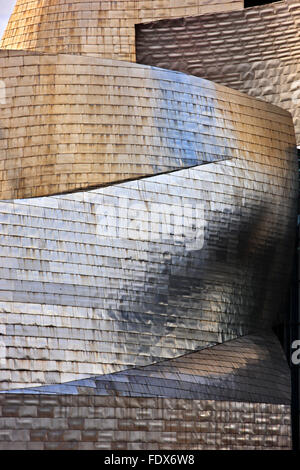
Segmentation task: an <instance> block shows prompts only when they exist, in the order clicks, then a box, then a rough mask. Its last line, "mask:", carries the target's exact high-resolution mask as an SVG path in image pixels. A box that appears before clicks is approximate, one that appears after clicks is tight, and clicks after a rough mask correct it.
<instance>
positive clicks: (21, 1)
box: [0, 0, 243, 62]
mask: <svg viewBox="0 0 300 470" xmlns="http://www.w3.org/2000/svg"><path fill="white" fill-rule="evenodd" d="M242 8H243V1H242V0H143V1H142V2H141V1H140V0H139V1H131V0H118V1H113V2H112V1H111V0H101V1H100V2H99V0H98V1H88V0H72V1H70V0H63V1H62V0H60V1H57V0H44V1H43V2H42V4H41V2H40V1H39V0H17V2H16V6H15V9H14V11H13V13H12V15H11V17H10V20H9V23H8V26H7V29H6V31H5V34H4V36H3V40H2V42H1V43H0V48H2V49H4V48H5V49H6V48H9V49H34V50H40V51H42V52H57V51H60V52H71V53H76V54H78V53H80V54H86V53H87V54H96V55H100V56H101V57H106V58H108V59H121V60H128V61H132V62H134V61H135V24H137V23H141V22H144V21H153V20H155V19H160V18H178V17H182V16H187V15H199V14H204V13H209V12H213V11H215V12H217V11H218V12H220V11H232V10H238V9H242Z"/></svg>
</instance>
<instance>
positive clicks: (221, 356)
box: [0, 334, 291, 450]
mask: <svg viewBox="0 0 300 470" xmlns="http://www.w3.org/2000/svg"><path fill="white" fill-rule="evenodd" d="M289 401H290V393H289V370H288V366H287V364H286V361H285V360H284V357H283V352H282V350H281V348H280V346H279V344H278V340H277V339H276V340H275V339H274V337H272V335H266V334H263V335H259V336H258V335H252V336H248V337H247V336H246V337H243V338H239V339H237V340H234V341H229V342H228V343H225V344H222V345H218V346H215V347H212V348H209V349H206V350H203V351H198V352H193V353H190V354H187V355H184V356H182V357H180V358H177V359H173V360H167V361H163V362H160V363H158V364H153V365H151V366H146V367H139V368H134V369H129V370H126V371H124V372H122V373H116V374H111V375H109V376H103V375H102V376H96V377H90V378H88V379H83V380H78V381H76V382H71V383H67V384H59V385H48V386H44V387H39V388H35V389H34V388H33V389H32V388H29V389H23V390H17V391H12V392H10V393H5V394H0V403H1V406H2V410H3V411H2V413H3V415H4V416H5V423H6V433H2V434H1V435H0V449H2V448H6V449H7V447H10V446H11V444H12V443H11V442H10V441H9V440H10V439H11V438H13V437H14V436H15V434H14V433H15V431H14V425H15V420H16V419H17V420H18V419H19V420H20V422H21V419H20V418H19V417H21V416H22V413H23V412H24V411H23V410H24V409H26V413H27V414H26V416H27V421H26V431H25V430H24V431H22V432H19V434H18V436H19V442H18V448H22V449H33V448H35V449H105V450H107V449H127V450H128V449H132V450H141V449H143V450H150V449H162V450H167V449H175V450H178V449H189V450H194V449H289V448H290V445H291V436H290V433H291V431H290V410H289ZM26 405H27V406H26ZM28 405H31V406H28ZM33 415H34V418H33ZM28 418H29V419H28ZM32 418H33V419H32ZM41 418H42V423H43V424H42V425H39V424H38V423H39V421H40V419H41ZM15 447H16V444H13V445H12V448H15Z"/></svg>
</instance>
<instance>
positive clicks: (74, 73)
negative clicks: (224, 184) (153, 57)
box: [0, 51, 291, 199]
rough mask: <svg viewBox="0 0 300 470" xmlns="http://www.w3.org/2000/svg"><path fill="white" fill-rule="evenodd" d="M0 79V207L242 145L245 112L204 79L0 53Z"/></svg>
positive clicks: (189, 162)
mask: <svg viewBox="0 0 300 470" xmlns="http://www.w3.org/2000/svg"><path fill="white" fill-rule="evenodd" d="M53 62H54V64H53ZM0 78H2V79H3V82H4V83H5V86H6V100H5V103H4V104H3V107H2V109H1V111H2V112H1V119H0V125H1V127H2V132H1V137H2V140H1V142H2V148H1V151H0V156H1V161H2V172H1V175H0V199H14V198H24V197H35V196H44V195H51V194H58V193H65V192H67V191H68V192H72V191H74V190H82V189H89V188H93V187H100V186H107V185H109V184H113V183H117V182H122V181H126V180H133V179H137V178H141V177H143V176H152V175H155V174H159V173H164V172H168V171H174V170H177V169H181V168H186V167H191V166H197V165H199V164H201V163H209V162H213V161H218V160H224V159H226V158H231V157H233V156H234V155H235V154H236V151H237V148H238V147H239V145H240V143H239V142H237V137H235V132H234V131H235V127H236V125H235V123H236V121H237V120H238V119H239V117H240V114H242V115H243V114H245V111H244V108H243V106H244V103H245V106H246V108H245V110H247V108H248V107H250V106H251V102H250V101H249V100H248V102H247V98H245V97H242V96H241V95H240V94H239V93H236V92H235V91H233V92H231V90H228V89H225V88H224V87H222V86H221V87H220V86H218V85H215V84H214V83H211V82H208V81H207V80H201V79H199V78H196V77H195V78H194V77H189V76H187V75H184V74H181V73H176V72H171V71H168V70H160V69H153V68H151V67H147V66H143V65H138V64H131V63H127V62H120V61H119V62H118V61H111V60H107V59H99V58H95V57H84V56H71V55H67V54H61V55H40V54H34V53H31V52H24V51H20V52H18V51H0ZM234 105H236V110H235V109H233V110H232V107H233V106H234ZM261 108H262V109H265V108H266V107H265V106H264V105H263V106H261ZM266 109H267V108H266ZM273 112H274V113H275V114H276V113H278V112H280V111H276V110H274V111H273ZM237 113H239V114H237ZM250 114H254V115H257V113H255V112H254V113H253V112H252V111H251V112H250ZM283 115H284V116H285V114H283ZM247 118H248V116H245V118H244V119H245V120H246V119H247ZM271 119H272V120H273V119H275V117H271ZM255 125H256V127H258V123H254V126H255ZM16 129H17V131H16ZM261 132H262V131H260V130H259V129H258V135H260V134H261ZM289 132H291V131H289ZM246 140H247V138H246ZM248 141H249V139H248Z"/></svg>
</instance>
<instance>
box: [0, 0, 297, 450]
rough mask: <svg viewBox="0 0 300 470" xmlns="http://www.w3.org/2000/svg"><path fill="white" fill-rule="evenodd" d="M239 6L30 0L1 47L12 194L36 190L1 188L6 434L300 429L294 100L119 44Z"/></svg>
mask: <svg viewBox="0 0 300 470" xmlns="http://www.w3.org/2000/svg"><path fill="white" fill-rule="evenodd" d="M217 3H218V4H217ZM289 5H290V6H291V5H292V3H291V2H289ZM281 6H282V5H281ZM175 7H176V8H175ZM232 7H234V8H236V9H241V8H242V2H240V1H233V2H227V1H225V0H224V1H223V2H221V3H220V2H215V1H214V0H211V2H206V1H200V0H199V1H192V2H190V1H186V2H182V1H180V2H179V0H178V1H177V0H176V1H175V0H170V1H165V0H163V1H160V2H156V1H151V2H148V1H146V2H126V1H120V2H106V1H102V2H87V1H81V2H78V1H75V2H68V1H60V2H58V1H57V0H47V1H44V2H43V4H42V6H41V4H40V2H37V1H32V2H29V1H26V2H25V1H22V0H19V1H18V2H17V5H16V8H15V10H14V13H13V15H12V18H11V21H10V23H9V26H8V28H7V30H6V33H5V36H4V39H3V41H2V47H5V48H13V47H14V48H17V49H20V48H27V49H34V51H19V50H17V51H7V50H6V51H3V50H2V51H1V52H0V57H1V61H2V78H3V81H2V82H0V104H3V105H4V106H3V110H4V111H3V114H2V129H1V136H2V147H3V148H2V153H1V178H2V192H1V195H0V197H3V198H15V197H18V198H23V199H18V200H17V199H15V200H13V199H11V200H6V201H5V200H2V201H1V202H0V221H1V222H0V234H1V237H0V244H1V250H0V334H1V337H0V366H1V374H0V389H1V390H2V391H3V390H5V391H6V393H3V392H2V393H0V403H1V410H0V411H1V417H0V429H4V432H3V433H1V435H0V448H3V446H6V448H13V449H20V448H22V449H23V448H24V449H34V448H35V449H54V448H61V449H62V448H76V449H83V448H89V449H90V448H95V449H97V448H98V449H100V448H103V447H104V444H105V448H106V449H107V448H111V449H115V448H122V449H132V448H133V447H134V448H135V449H136V448H137V446H138V447H139V448H142V449H150V448H154V447H155V448H157V446H159V448H162V449H173V448H177V449H178V448H185V449H186V448H192V449H196V448H197V449H198V448H206V449H207V448H215V449H216V448H222V449H224V448H248V449H250V448H289V447H290V433H291V429H290V418H289V402H290V400H289V386H288V375H289V373H288V368H287V365H286V363H285V360H284V358H283V354H282V351H281V349H280V346H279V344H278V341H277V340H276V341H275V340H274V337H273V336H272V334H270V333H271V332H270V330H271V328H272V326H273V325H276V324H278V322H280V321H281V319H282V316H283V313H284V307H285V299H286V294H287V288H288V283H289V276H290V268H291V257H292V254H293V243H292V242H293V235H294V224H295V217H296V201H297V189H298V188H297V156H296V142H295V135H294V127H293V123H292V119H291V116H290V114H289V113H288V112H286V111H283V110H282V109H280V108H277V107H275V106H272V105H271V104H268V103H265V102H263V101H258V100H255V99H253V98H251V97H249V96H246V95H242V94H241V93H239V92H237V91H234V90H231V89H228V88H225V87H223V86H219V85H215V84H213V83H211V82H208V81H206V80H202V79H199V78H197V77H190V76H188V75H185V74H182V73H176V72H171V71H169V70H163V69H158V68H155V67H152V66H151V67H148V66H145V65H140V64H132V63H127V62H120V61H117V60H116V58H118V59H122V60H124V59H126V60H132V61H134V60H135V54H134V23H136V22H138V21H141V20H153V19H154V18H164V17H171V18H174V17H176V16H182V15H183V16H186V15H187V14H189V15H191V14H199V13H200V14H201V13H204V12H206V11H223V12H224V11H225V10H226V9H232ZM259 11H260V10H259ZM263 11H265V10H263ZM280 11H281V10H278V11H277V12H279V16H280V14H281V13H280ZM251 14H252V10H251V11H249V13H247V12H245V17H246V18H247V21H248V20H249V22H250V23H251ZM231 15H233V18H235V17H236V16H235V15H240V12H231ZM283 16H284V15H283ZM219 18H220V17H219ZM224 18H227V15H226V13H224ZM280 18H281V20H280V21H283V23H284V20H282V17H281V16H280ZM183 21H185V20H183ZM186 21H187V24H188V23H189V21H190V19H187V20H186ZM254 23H255V21H253V22H252V24H253V25H254ZM172 24H173V23H172ZM107 26H109V28H108V27H107ZM255 27H256V25H255ZM209 28H211V29H210V31H209V33H208V34H207V37H209V38H211V37H213V36H214V34H215V33H214V32H213V29H214V28H215V25H214V24H211V23H210V24H209ZM50 32H51V34H50ZM167 32H168V31H164V33H167ZM229 33H230V32H229ZM164 38H165V37H164ZM212 42H213V39H212ZM292 42H293V41H292ZM219 46H220V44H219ZM159 48H160V45H159V44H157V48H156V51H157V52H158V53H159ZM220 48H221V49H222V47H221V46H220ZM271 48H272V47H271ZM37 49H38V50H39V51H40V53H37V52H36V50H37ZM61 51H63V52H72V53H76V54H77V55H70V54H66V53H64V54H59V53H58V52H61ZM42 52H43V53H44V54H42ZM206 52H207V54H208V55H210V51H209V50H206ZM281 52H282V51H281ZM93 54H94V55H98V57H89V55H93ZM175 55H176V51H175ZM100 56H102V58H100ZM170 56H171V55H170ZM107 58H109V60H108V59H107ZM209 60H210V61H211V62H212V61H213V57H209ZM4 91H5V94H3V92H4ZM187 167H189V168H187ZM99 172H101V174H99ZM162 173H164V174H162ZM145 176H147V178H144V179H143V177H145ZM129 179H130V180H132V179H136V180H135V181H127V180H129ZM105 185H110V186H109V187H103V188H101V189H99V188H98V189H95V190H92V191H91V190H89V191H87V188H91V187H94V186H105ZM78 190H81V192H73V193H72V194H71V193H70V192H71V191H78ZM83 190H84V191H83ZM58 192H59V193H62V192H69V194H65V195H56V196H54V195H53V193H58ZM49 194H52V196H48V195H49ZM41 195H47V197H37V198H34V199H24V198H25V197H27V198H28V197H29V196H41ZM251 333H255V334H254V335H252V336H250V334H251ZM247 335H248V336H247ZM241 336H243V338H240V337H241ZM229 340H232V341H229ZM225 341H228V342H227V343H226V344H222V343H224V342H225ZM210 346H214V347H211V348H210ZM199 350H201V351H199ZM166 359H167V360H166ZM163 360H166V361H164V362H162V361H163ZM215 364H216V365H215ZM128 369H130V370H128ZM117 372H118V373H117ZM112 373H113V374H112ZM105 374H110V375H105ZM93 376H94V377H93ZM74 380H75V381H76V382H74ZM70 381H72V383H69V382H70ZM41 384H44V385H45V387H39V386H40V385H41ZM49 384H51V385H49ZM31 387H37V388H33V389H32V388H31ZM24 388H25V389H26V390H24ZM16 389H19V390H16ZM8 390H13V391H12V393H9V392H8ZM65 393H67V394H68V396H67V397H64V394H65ZM49 394H52V395H55V396H51V397H49ZM70 394H71V395H73V394H75V395H76V394H78V395H79V396H78V397H76V396H75V397H70ZM103 394H104V395H106V396H104V397H99V396H95V395H103ZM116 394H117V395H119V396H115V395H116ZM83 395H85V396H83ZM108 397H109V399H108ZM224 400H226V401H224ZM27 404H30V405H31V406H30V407H29V408H28V407H26V405H27ZM66 404H68V406H69V405H70V409H69V408H68V409H65V408H64V406H65V405H66ZM86 404H89V406H90V408H89V409H87V408H86V407H85V405H86ZM44 405H46V408H45V407H44ZM24 406H25V408H24ZM74 407H76V410H75V409H74ZM63 408H64V409H63ZM128 409H129V411H128ZM141 409H142V410H141ZM225 410H226V413H227V414H226V416H224V411H225ZM245 411H247V413H248V414H245ZM63 413H64V415H63V416H64V418H63V419H60V417H61V416H62V414H63ZM89 413H91V414H92V415H93V413H95V414H97V416H98V414H100V416H101V419H96V420H94V419H89V417H90V414H89ZM24 414H26V417H27V418H29V419H28V420H27V422H26V426H27V427H26V429H23V427H22V426H24V421H23V420H22V419H20V418H22V416H24ZM45 415H47V418H46V419H45ZM66 416H67V418H69V416H72V417H73V418H74V416H75V419H67V418H66ZM87 416H88V417H87ZM103 416H104V417H105V418H103ZM128 416H129V417H130V420H128ZM145 416H146V417H147V418H148V421H147V420H145ZM82 417H84V418H82ZM107 417H109V418H108V419H106V418H107ZM81 418H82V419H81ZM93 418H94V416H93ZM203 419H204V420H205V421H204V422H203ZM146 421H147V422H146ZM259 421H260V422H259ZM142 429H143V430H142ZM153 429H154V432H152V431H153ZM158 430H159V431H158ZM190 430H192V432H190Z"/></svg>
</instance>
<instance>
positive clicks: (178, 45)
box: [136, 0, 300, 145]
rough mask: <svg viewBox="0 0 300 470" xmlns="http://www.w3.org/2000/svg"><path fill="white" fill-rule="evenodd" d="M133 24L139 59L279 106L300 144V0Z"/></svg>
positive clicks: (287, 0) (144, 62) (138, 60)
mask: <svg viewBox="0 0 300 470" xmlns="http://www.w3.org/2000/svg"><path fill="white" fill-rule="evenodd" d="M211 13H212V14H208V15H202V16H189V17H186V18H178V19H171V18H170V19H168V20H163V21H158V22H155V23H149V24H139V25H137V26H136V33H137V35H136V55H137V62H139V63H143V64H148V65H155V66H158V67H164V68H167V69H171V70H179V71H181V72H185V73H188V74H192V75H196V76H200V77H202V78H207V79H209V80H213V81H214V82H216V83H221V84H223V85H226V86H229V87H231V88H235V89H237V90H240V91H242V92H244V93H247V94H249V95H251V96H254V97H256V98H263V99H264V100H266V101H269V102H270V103H273V104H275V105H277V106H280V107H282V108H284V109H286V110H288V111H290V113H291V114H292V116H293V120H294V125H295V129H296V137H297V144H298V145H300V102H299V97H300V94H299V81H300V55H299V51H300V48H299V44H300V29H299V25H300V2H299V1H298V0H284V1H282V2H276V3H272V4H268V5H262V6H257V7H253V8H247V9H245V10H241V11H235V12H224V13H213V12H211Z"/></svg>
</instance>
